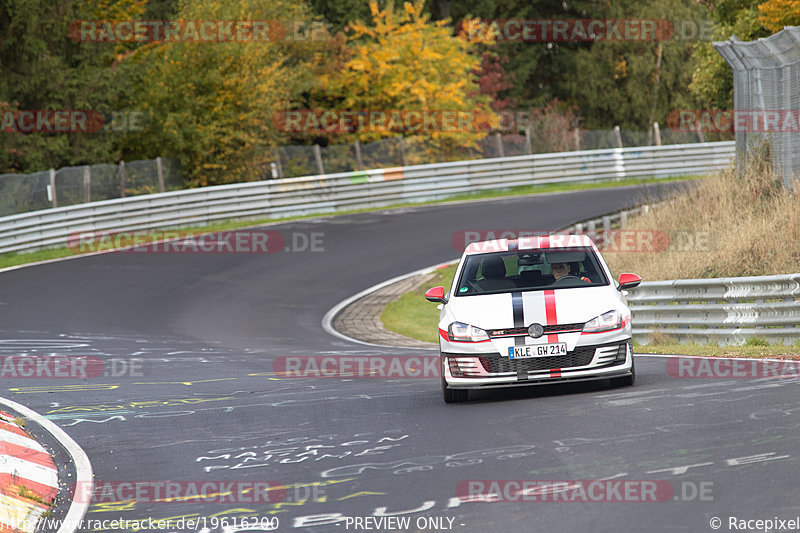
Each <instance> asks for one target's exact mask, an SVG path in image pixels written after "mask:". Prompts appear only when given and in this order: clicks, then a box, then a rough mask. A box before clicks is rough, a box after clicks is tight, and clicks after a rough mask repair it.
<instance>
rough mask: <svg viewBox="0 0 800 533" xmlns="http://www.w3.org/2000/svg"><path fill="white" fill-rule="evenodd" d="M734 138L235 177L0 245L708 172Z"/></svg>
mask: <svg viewBox="0 0 800 533" xmlns="http://www.w3.org/2000/svg"><path fill="white" fill-rule="evenodd" d="M733 156H734V143H733V142H720V143H697V144H678V145H669V146H646V147H636V148H617V149H612V150H588V151H582V152H563V153H557V154H537V155H528V156H519V157H505V158H495V159H480V160H473V161H456V162H451V163H438V164H432V165H418V166H411V167H399V168H389V169H376V170H367V171H363V172H346V173H342V174H329V175H323V176H308V177H302V178H289V179H281V180H268V181H259V182H250V183H237V184H233V185H221V186H214V187H204V188H200V189H188V190H182V191H172V192H166V193H159V194H151V195H143V196H136V197H132V198H117V199H113V200H106V201H102V202H92V203H87V204H79V205H73V206H69V207H63V208H55V209H45V210H42V211H33V212H30V213H22V214H18V215H11V216H7V217H3V218H0V253H5V252H15V251H30V250H37V249H40V248H47V247H53V246H64V245H65V244H66V242H67V237H68V236H69V235H71V234H75V233H80V232H104V231H106V232H117V231H133V230H147V229H155V228H166V227H180V226H183V227H185V226H203V225H206V224H209V223H213V222H218V221H223V220H230V219H248V218H251V219H252V218H282V217H289V216H297V215H309V214H325V213H337V212H341V211H346V210H352V209H362V208H372V207H385V206H388V205H392V204H400V203H414V202H423V201H429V200H439V199H445V198H449V197H452V196H454V195H458V194H464V193H470V192H476V191H481V190H488V189H498V188H506V187H515V186H520V185H532V184H545V183H567V182H593V181H604V180H614V179H621V178H634V177H656V178H667V177H672V176H681V175H693V174H694V175H697V174H707V173H710V172H714V171H716V170H721V169H723V168H726V167H728V166H729V165H730V164H731V161H732V160H733Z"/></svg>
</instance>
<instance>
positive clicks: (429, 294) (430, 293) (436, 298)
mask: <svg viewBox="0 0 800 533" xmlns="http://www.w3.org/2000/svg"><path fill="white" fill-rule="evenodd" d="M425 299H426V300H428V301H429V302H434V303H440V304H443V303H447V300H446V299H445V297H444V287H434V288H432V289H428V290H427V291H426V292H425Z"/></svg>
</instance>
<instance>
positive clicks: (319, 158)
mask: <svg viewBox="0 0 800 533" xmlns="http://www.w3.org/2000/svg"><path fill="white" fill-rule="evenodd" d="M314 159H316V160H317V170H318V171H319V174H320V176H321V175H322V174H325V167H324V166H322V150H320V148H319V145H318V144H315V145H314Z"/></svg>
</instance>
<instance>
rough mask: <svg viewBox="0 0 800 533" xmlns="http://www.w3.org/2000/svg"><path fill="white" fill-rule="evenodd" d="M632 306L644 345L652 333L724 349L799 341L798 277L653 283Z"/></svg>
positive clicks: (638, 292)
mask: <svg viewBox="0 0 800 533" xmlns="http://www.w3.org/2000/svg"><path fill="white" fill-rule="evenodd" d="M628 304H629V306H630V308H631V313H632V315H633V320H632V322H633V338H634V340H636V341H637V342H640V343H642V344H646V343H647V342H648V341H649V340H650V335H651V334H653V333H654V332H660V333H664V334H667V335H669V336H670V337H672V338H674V339H676V340H678V341H679V342H681V343H684V342H699V343H701V344H707V343H713V344H719V345H720V346H724V345H728V344H742V343H744V342H746V340H747V338H749V337H759V338H761V339H764V340H766V341H768V342H770V343H781V344H793V343H795V342H797V341H798V340H800V274H785V275H779V276H759V277H742V278H714V279H679V280H671V281H651V282H646V283H642V284H641V285H639V286H638V287H636V288H635V289H631V290H629V291H628Z"/></svg>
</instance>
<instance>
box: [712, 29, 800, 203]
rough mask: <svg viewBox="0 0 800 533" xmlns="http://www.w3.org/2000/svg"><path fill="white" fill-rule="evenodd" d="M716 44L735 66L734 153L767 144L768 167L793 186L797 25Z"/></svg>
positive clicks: (799, 69)
mask: <svg viewBox="0 0 800 533" xmlns="http://www.w3.org/2000/svg"><path fill="white" fill-rule="evenodd" d="M714 48H716V49H717V51H718V52H719V53H720V54H721V55H722V57H723V58H725V61H727V62H728V64H729V65H730V66H731V69H733V107H734V117H733V124H734V130H735V132H736V152H737V157H738V158H740V161H741V158H745V157H747V154H748V153H750V152H751V151H752V150H754V149H757V148H758V147H760V146H761V145H762V144H764V143H768V145H769V150H770V155H771V158H772V167H773V169H774V170H775V172H776V174H778V175H779V176H781V177H782V178H783V184H784V186H785V187H786V188H787V189H789V190H791V189H792V181H793V176H800V27H787V28H785V29H783V30H782V31H780V32H778V33H776V34H775V35H771V36H770V37H767V38H765V39H759V40H758V41H751V42H744V41H741V40H740V39H739V38H738V37H736V36H733V37H731V38H730V40H728V41H723V42H715V43H714Z"/></svg>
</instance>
